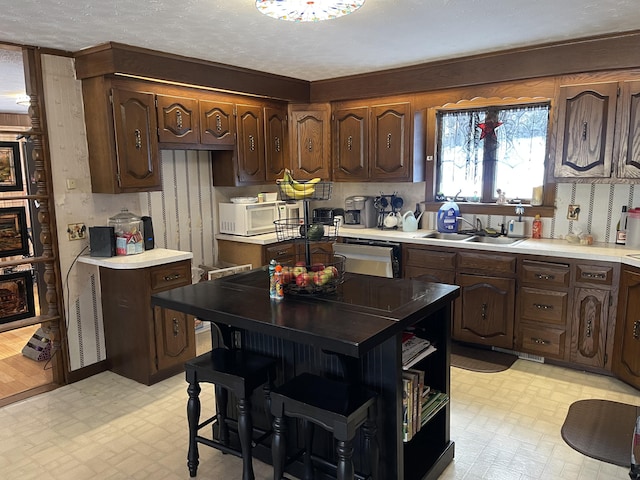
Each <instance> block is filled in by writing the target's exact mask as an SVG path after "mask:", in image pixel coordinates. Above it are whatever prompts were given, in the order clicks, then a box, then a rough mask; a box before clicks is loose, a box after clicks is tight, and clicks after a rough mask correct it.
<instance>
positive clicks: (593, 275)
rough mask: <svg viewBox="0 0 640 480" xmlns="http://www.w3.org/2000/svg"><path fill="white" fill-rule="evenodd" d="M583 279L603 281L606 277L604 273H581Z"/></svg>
mask: <svg viewBox="0 0 640 480" xmlns="http://www.w3.org/2000/svg"><path fill="white" fill-rule="evenodd" d="M582 277H583V278H597V279H599V280H604V279H605V278H607V275H606V274H604V273H594V272H582Z"/></svg>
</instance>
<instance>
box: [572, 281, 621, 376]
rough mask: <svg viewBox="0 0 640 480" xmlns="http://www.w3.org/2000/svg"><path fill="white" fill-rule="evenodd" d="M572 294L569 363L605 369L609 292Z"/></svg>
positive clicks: (582, 290) (583, 290)
mask: <svg viewBox="0 0 640 480" xmlns="http://www.w3.org/2000/svg"><path fill="white" fill-rule="evenodd" d="M574 293H575V294H574V300H573V315H572V332H571V361H572V362H576V363H580V364H582V365H590V366H594V367H604V366H605V349H606V343H607V325H608V319H609V298H610V295H611V292H609V290H598V289H595V288H576V289H575V291H574Z"/></svg>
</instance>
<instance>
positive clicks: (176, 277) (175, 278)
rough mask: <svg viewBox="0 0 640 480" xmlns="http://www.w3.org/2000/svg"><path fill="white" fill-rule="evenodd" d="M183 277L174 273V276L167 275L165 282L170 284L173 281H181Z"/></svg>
mask: <svg viewBox="0 0 640 480" xmlns="http://www.w3.org/2000/svg"><path fill="white" fill-rule="evenodd" d="M181 276H182V275H180V274H179V273H174V274H171V275H165V276H164V279H165V281H167V282H170V281H171V280H177V279H179V278H180V277H181Z"/></svg>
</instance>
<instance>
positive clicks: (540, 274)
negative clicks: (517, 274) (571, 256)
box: [535, 273, 556, 280]
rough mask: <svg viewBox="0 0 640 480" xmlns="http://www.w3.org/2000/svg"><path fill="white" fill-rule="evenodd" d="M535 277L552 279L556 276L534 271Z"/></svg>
mask: <svg viewBox="0 0 640 480" xmlns="http://www.w3.org/2000/svg"><path fill="white" fill-rule="evenodd" d="M535 277H536V278H537V279H538V280H554V279H555V278H556V276H555V275H551V274H550V273H536V275H535Z"/></svg>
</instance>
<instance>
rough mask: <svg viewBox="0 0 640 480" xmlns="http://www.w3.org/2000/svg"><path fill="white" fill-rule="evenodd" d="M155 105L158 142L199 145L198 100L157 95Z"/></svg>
mask: <svg viewBox="0 0 640 480" xmlns="http://www.w3.org/2000/svg"><path fill="white" fill-rule="evenodd" d="M156 104H157V107H158V139H159V140H160V142H171V143H199V140H200V135H199V133H200V132H199V125H198V120H199V119H198V100H196V99H195V98H182V97H172V96H166V95H158V96H157V97H156Z"/></svg>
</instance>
